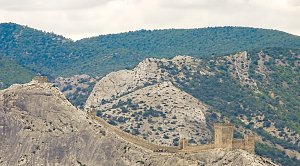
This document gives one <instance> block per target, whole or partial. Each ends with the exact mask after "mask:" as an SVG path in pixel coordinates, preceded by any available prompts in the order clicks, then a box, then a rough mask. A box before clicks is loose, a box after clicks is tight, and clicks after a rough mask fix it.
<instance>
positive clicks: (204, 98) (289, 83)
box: [85, 48, 300, 165]
mask: <svg viewBox="0 0 300 166" xmlns="http://www.w3.org/2000/svg"><path fill="white" fill-rule="evenodd" d="M299 60H300V49H286V48H268V49H263V50H261V51H252V52H246V51H244V52H240V53H237V54H232V55H228V56H222V57H206V58H201V59H198V58H194V57H189V56H177V57H175V58H173V59H154V58H150V59H146V60H144V61H142V62H140V63H139V64H138V65H137V66H136V67H135V68H134V69H132V70H121V71H118V72H113V73H110V74H108V75H107V76H105V77H103V78H102V79H100V80H99V81H98V82H97V83H96V84H95V86H94V89H93V91H92V92H91V95H90V96H89V98H88V99H87V101H86V105H85V108H86V109H87V110H97V112H96V114H97V116H99V117H102V118H104V119H106V120H107V121H108V122H109V123H111V124H112V125H116V126H118V127H119V128H121V129H122V130H124V131H125V132H128V133H131V134H134V135H137V136H139V137H141V138H144V139H147V140H149V141H154V142H157V143H158V144H168V145H177V144H178V139H179V134H180V133H182V134H184V136H186V137H187V139H188V141H189V142H190V143H194V142H207V141H209V140H210V136H211V133H210V132H209V131H211V130H212V129H211V128H210V126H212V124H213V123H214V122H217V121H230V122H231V123H233V124H235V136H237V137H240V136H241V135H242V134H244V133H247V132H252V133H255V134H256V135H257V137H258V138H259V140H261V141H260V143H257V145H256V153H257V154H260V155H263V156H267V157H270V158H272V159H273V160H274V161H275V162H279V163H281V164H282V165H298V164H299V160H300V149H299V147H300V140H299V138H300V137H299V136H300V131H299V129H300V124H299V122H300V116H299V106H300V103H299V101H300V100H299V96H300V94H299V90H298V89H300V84H299V81H300V78H299V76H300V74H299V66H300V65H299V62H300V61H299ZM173 117H175V118H173ZM181 122H184V125H183V124H181ZM181 127H184V131H182V130H181ZM195 134H196V135H195ZM197 134H198V135H197ZM157 138H163V140H164V141H161V140H160V139H159V141H157ZM155 140H156V141H155Z"/></svg>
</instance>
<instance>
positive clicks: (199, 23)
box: [0, 0, 300, 40]
mask: <svg viewBox="0 0 300 166" xmlns="http://www.w3.org/2000/svg"><path fill="white" fill-rule="evenodd" d="M4 22H14V23H18V24H22V25H27V26H29V27H32V28H36V29H40V30H44V31H47V32H54V33H56V34H60V35H63V36H65V37H67V38H71V39H73V40H78V39H81V38H86V37H91V36H98V35H103V34H110V33H119V32H127V31H134V30H140V29H150V30H152V29H169V28H202V27H214V26H246V27H258V28H267V29H277V30H281V31H285V32H288V33H292V34H295V35H298V36H300V0H0V23H4Z"/></svg>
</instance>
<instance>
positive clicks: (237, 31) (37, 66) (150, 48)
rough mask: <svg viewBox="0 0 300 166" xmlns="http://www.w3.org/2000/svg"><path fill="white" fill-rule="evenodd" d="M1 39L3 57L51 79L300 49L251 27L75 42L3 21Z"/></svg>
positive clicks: (297, 41)
mask: <svg viewBox="0 0 300 166" xmlns="http://www.w3.org/2000/svg"><path fill="white" fill-rule="evenodd" d="M0 35H1V36H0V55H1V56H4V57H6V58H9V59H11V60H14V61H15V62H17V63H18V64H19V65H21V66H23V67H25V68H26V70H29V71H31V72H33V73H41V74H43V75H48V76H49V77H50V78H52V79H55V78H56V77H58V76H64V77H70V76H73V75H76V74H88V75H91V76H104V75H105V74H108V73H110V72H112V71H117V70H121V69H125V68H132V67H134V66H135V65H137V64H138V63H139V62H140V61H142V60H144V59H145V58H147V57H156V58H164V57H174V56H176V55H190V56H193V57H198V58H199V57H211V56H219V55H225V54H231V53H233V52H238V51H244V50H248V51H251V50H253V49H264V48H267V47H283V48H299V47H300V37H299V36H294V35H291V34H288V33H285V32H280V31H276V30H266V29H258V28H246V27H216V28H201V29H169V30H153V31H148V30H140V31H134V32H127V33H120V34H110V35H102V36H98V37H93V38H87V39H82V40H79V41H76V42H74V41H72V40H70V39H66V38H64V37H63V36H59V35H55V34H53V33H47V32H43V31H39V30H35V29H32V28H29V27H26V26H21V25H18V24H14V23H3V24H0ZM3 81H4V83H5V84H7V85H9V84H10V83H6V80H3ZM15 82H18V80H15Z"/></svg>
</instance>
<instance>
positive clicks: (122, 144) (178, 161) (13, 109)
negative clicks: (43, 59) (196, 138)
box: [0, 79, 275, 166]
mask: <svg viewBox="0 0 300 166" xmlns="http://www.w3.org/2000/svg"><path fill="white" fill-rule="evenodd" d="M102 124H103V123H99V121H97V120H95V119H94V118H93V117H92V116H91V115H89V114H87V113H86V112H83V111H80V110H77V109H76V108H75V107H74V106H72V104H71V103H69V102H68V100H67V99H66V98H65V96H64V95H63V94H62V93H61V92H60V91H59V90H58V89H57V88H56V87H54V86H53V85H52V84H50V83H47V82H44V81H42V82H41V81H40V80H38V79H35V80H33V81H31V82H30V83H27V84H21V85H13V86H11V87H10V88H8V89H5V90H2V91H1V92H0V138H1V139H0V145H1V149H0V164H1V165H78V166H80V165H183V166H184V165H213V164H214V165H224V164H230V165H241V164H242V165H259V166H267V165H275V164H273V163H272V162H270V161H268V160H266V159H264V158H262V157H259V156H256V155H253V154H249V153H247V152H246V151H243V150H234V151H224V150H221V149H215V150H207V151H204V152H198V153H187V154H185V153H178V154H176V153H160V152H153V151H151V150H148V149H145V148H143V147H141V146H138V145H136V144H134V143H132V142H128V141H127V140H126V139H122V137H120V135H118V134H117V133H116V132H115V130H113V129H112V128H111V127H108V126H107V125H102Z"/></svg>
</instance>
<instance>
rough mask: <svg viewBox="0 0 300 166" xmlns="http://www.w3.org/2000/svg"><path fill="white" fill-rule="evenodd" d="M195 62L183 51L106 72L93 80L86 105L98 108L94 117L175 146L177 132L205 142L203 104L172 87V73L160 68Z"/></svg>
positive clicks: (188, 65) (195, 141)
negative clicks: (128, 68) (129, 68)
mask: <svg viewBox="0 0 300 166" xmlns="http://www.w3.org/2000/svg"><path fill="white" fill-rule="evenodd" d="M199 63H200V60H196V59H194V58H192V57H188V56H176V57H174V58H173V59H171V60H167V59H161V60H159V59H154V58H149V59H146V60H144V61H142V62H141V63H139V64H138V65H137V66H136V67H135V68H134V69H132V70H121V71H118V72H113V73H110V74H108V75H107V76H105V77H104V78H102V79H101V80H99V81H98V82H97V83H96V85H95V86H94V89H93V91H92V93H91V95H90V96H89V98H88V100H87V102H86V105H85V108H86V109H87V110H97V111H98V116H100V117H102V118H104V119H105V120H107V121H108V122H110V123H111V124H113V125H117V126H119V127H120V128H121V129H123V130H124V131H126V132H129V133H132V134H134V135H137V136H139V137H141V138H144V139H147V140H148V141H151V142H155V143H157V144H161V145H169V146H170V145H171V146H174V145H178V142H179V139H180V138H182V137H185V138H188V139H189V142H190V143H191V144H200V143H208V142H210V141H211V139H212V135H211V131H210V130H209V128H208V127H207V124H206V119H205V111H206V110H207V106H206V105H205V104H203V103H202V102H201V101H198V100H197V99H196V98H194V97H193V96H191V95H189V94H188V93H186V92H184V91H182V90H180V89H179V88H177V87H176V86H174V85H173V83H172V82H175V81H174V78H175V77H172V76H171V73H168V72H166V69H164V68H168V69H169V68H171V69H172V68H174V69H176V70H180V69H182V68H188V69H190V70H191V72H193V69H194V68H195V67H196V65H198V64H199ZM176 73H177V75H178V77H182V76H184V75H183V73H180V72H176ZM202 74H211V73H208V72H207V71H202Z"/></svg>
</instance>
